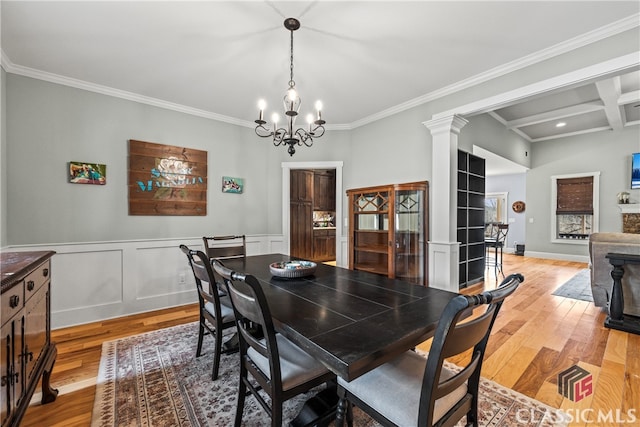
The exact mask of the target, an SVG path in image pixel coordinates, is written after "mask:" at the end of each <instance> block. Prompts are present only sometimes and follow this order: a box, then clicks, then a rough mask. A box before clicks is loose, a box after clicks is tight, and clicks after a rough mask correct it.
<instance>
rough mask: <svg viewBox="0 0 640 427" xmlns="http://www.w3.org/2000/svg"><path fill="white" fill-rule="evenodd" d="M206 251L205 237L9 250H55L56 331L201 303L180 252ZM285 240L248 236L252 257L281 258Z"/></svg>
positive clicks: (53, 295) (53, 293)
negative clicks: (184, 249) (182, 247)
mask: <svg viewBox="0 0 640 427" xmlns="http://www.w3.org/2000/svg"><path fill="white" fill-rule="evenodd" d="M180 244H185V245H187V246H189V247H192V248H194V249H200V250H202V249H203V247H202V238H201V237H186V238H181V239H158V240H132V241H117V242H92V243H62V244H54V245H30V246H9V247H6V248H3V250H4V251H16V252H18V251H20V252H22V251H41V250H52V251H55V252H56V254H55V255H54V256H53V258H52V259H51V269H52V271H53V272H54V274H53V275H52V277H53V278H52V282H51V324H52V329H58V328H63V327H67V326H74V325H80V324H84V323H90V322H96V321H100V320H106V319H111V318H115V317H121V316H128V315H131V314H136V313H142V312H147V311H152V310H159V309H163V308H168V307H174V306H179V305H185V304H191V303H195V302H197V295H196V290H195V284H194V280H193V273H192V272H191V269H190V268H189V265H188V263H187V259H186V257H185V256H184V254H183V253H182V252H180V250H179V249H178V247H179V245H180ZM284 247H286V245H285V244H284V240H283V236H282V235H254V236H247V253H248V254H249V255H260V254H266V253H272V252H282V248H284Z"/></svg>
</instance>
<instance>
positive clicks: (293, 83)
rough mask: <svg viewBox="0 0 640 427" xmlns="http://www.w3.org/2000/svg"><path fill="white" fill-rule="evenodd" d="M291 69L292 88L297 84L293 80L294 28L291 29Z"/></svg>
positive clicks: (290, 81)
mask: <svg viewBox="0 0 640 427" xmlns="http://www.w3.org/2000/svg"><path fill="white" fill-rule="evenodd" d="M289 60H290V62H289V64H290V65H289V71H290V78H289V87H290V88H292V87H294V86H295V85H296V82H294V81H293V30H291V55H290V57H289Z"/></svg>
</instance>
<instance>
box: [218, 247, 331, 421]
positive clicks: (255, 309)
mask: <svg viewBox="0 0 640 427" xmlns="http://www.w3.org/2000/svg"><path fill="white" fill-rule="evenodd" d="M213 269H214V270H215V271H216V272H217V273H218V274H219V275H220V276H221V277H222V278H223V279H224V281H225V285H226V286H227V292H228V294H229V296H230V298H231V302H232V305H233V310H234V312H235V318H236V325H237V329H238V331H239V334H238V335H239V337H240V385H239V388H238V406H237V408H236V418H235V426H236V427H239V426H240V425H241V423H242V415H243V411H244V402H245V397H246V396H248V395H253V396H254V398H255V399H256V400H257V401H258V403H259V404H260V406H262V408H263V409H264V410H265V411H266V412H267V413H268V414H269V416H270V417H271V425H272V426H274V427H279V426H281V425H282V418H283V411H282V405H283V403H284V402H285V401H287V400H289V399H291V398H293V397H295V396H297V395H299V394H301V393H305V392H307V391H309V390H310V389H312V388H314V387H317V386H320V385H322V384H325V383H327V382H329V381H334V382H335V378H336V377H335V374H333V373H332V372H331V371H329V370H328V369H327V368H326V367H325V366H324V365H322V364H321V363H320V362H318V361H317V360H316V359H314V358H313V357H312V356H310V355H309V354H308V353H306V352H305V351H304V350H302V349H301V348H300V347H298V346H297V345H296V344H294V343H293V342H291V341H290V340H288V339H287V338H286V337H284V336H283V335H281V334H280V333H276V331H275V328H274V325H273V320H272V318H271V311H270V309H269V305H268V304H267V300H266V297H265V295H264V292H263V290H262V288H261V287H260V283H259V282H258V280H257V279H256V278H255V277H254V276H252V275H245V274H243V273H237V272H234V271H231V270H230V269H228V268H226V267H225V266H223V265H222V264H221V263H220V262H218V261H217V260H216V261H214V262H213ZM256 330H258V331H260V332H261V333H260V334H256ZM252 379H253V380H252ZM256 383H257V384H256ZM259 391H263V392H265V393H266V394H267V395H268V397H269V400H270V402H271V404H270V405H269V403H268V402H267V401H266V400H265V398H264V397H263V396H262V395H261V394H260V393H259ZM331 415H333V413H332V414H328V415H327V416H331ZM320 422H322V420H320V421H319V420H315V422H314V425H315V424H316V423H320Z"/></svg>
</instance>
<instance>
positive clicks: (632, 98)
mask: <svg viewBox="0 0 640 427" xmlns="http://www.w3.org/2000/svg"><path fill="white" fill-rule="evenodd" d="M634 102H640V90H634V91H632V92H627V93H623V94H622V95H620V98H618V105H627V104H633V103H634Z"/></svg>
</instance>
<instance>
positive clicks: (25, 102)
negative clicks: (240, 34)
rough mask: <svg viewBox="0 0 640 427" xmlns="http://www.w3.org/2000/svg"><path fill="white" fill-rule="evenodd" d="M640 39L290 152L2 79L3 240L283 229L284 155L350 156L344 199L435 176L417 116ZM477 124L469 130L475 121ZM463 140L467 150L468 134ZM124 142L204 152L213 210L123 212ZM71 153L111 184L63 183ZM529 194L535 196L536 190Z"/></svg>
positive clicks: (92, 96)
mask: <svg viewBox="0 0 640 427" xmlns="http://www.w3.org/2000/svg"><path fill="white" fill-rule="evenodd" d="M638 36H639V32H638V29H637V28H636V29H634V30H630V31H627V32H625V33H622V34H619V35H617V36H614V37H611V38H610V39H607V40H603V41H599V42H596V43H594V44H592V45H590V46H587V47H583V48H580V49H576V50H574V51H572V52H570V53H567V54H564V55H562V56H560V57H555V58H551V59H548V60H546V61H543V62H542V63H538V64H535V65H532V66H530V67H527V68H526V69H522V70H518V71H515V72H512V73H510V74H508V75H505V76H502V77H499V78H496V79H494V80H491V81H488V82H485V83H482V84H480V85H477V86H474V87H472V88H468V89H464V90H461V91H458V92H456V93H454V94H451V95H449V96H446V97H443V98H438V99H435V100H433V101H431V102H427V103H425V104H422V105H419V106H417V107H414V108H412V109H409V110H406V111H403V112H400V113H398V114H395V115H393V116H390V117H386V118H384V119H381V120H378V121H375V122H372V123H369V124H366V125H363V126H360V127H358V128H356V129H353V130H351V131H329V132H328V133H327V135H326V136H325V137H323V138H322V139H320V140H318V141H317V142H316V143H315V144H314V146H313V148H301V149H300V150H299V151H298V153H296V155H295V156H294V157H293V158H290V157H289V156H288V155H287V153H286V150H284V149H282V148H279V149H276V148H274V147H272V146H271V144H270V143H269V142H268V141H267V140H264V139H260V138H257V137H256V136H255V134H254V133H253V129H250V128H243V127H238V126H234V125H230V124H226V123H221V122H216V121H213V120H209V119H205V118H199V117H193V116H189V115H186V114H182V113H177V112H174V111H168V110H164V109H160V108H156V107H152V106H148V105H144V104H137V103H135V102H131V101H126V100H122V99H118V98H112V97H108V96H104V95H100V94H96V93H92V92H86V91H83V90H79V89H74V88H69V87H65V86H60V85H56V84H52V83H47V82H43V81H39V80H34V79H31V78H27V77H23V76H19V75H14V74H7V75H6V86H7V87H6V93H5V94H4V95H3V96H5V97H6V107H7V108H3V111H5V112H6V121H7V126H8V129H7V130H6V132H7V134H6V144H7V146H6V157H8V158H10V159H11V162H10V163H9V162H7V164H6V167H3V174H6V175H5V176H3V178H4V179H3V182H2V191H6V197H7V200H8V201H9V202H10V204H9V205H8V208H7V209H6V215H5V211H3V212H2V213H3V221H5V219H4V218H5V217H6V223H7V224H8V227H5V231H7V233H3V238H2V242H3V246H4V245H9V246H11V245H29V244H39V243H52V242H74V241H77V242H91V241H103V240H119V239H147V238H173V237H182V236H200V235H202V234H203V233H204V232H207V233H209V232H210V233H227V232H229V233H232V232H240V231H242V232H245V233H247V234H280V233H282V219H281V218H282V212H281V210H282V194H281V188H282V169H281V164H282V162H285V161H295V162H303V161H331V160H342V161H344V186H343V189H342V190H343V191H342V195H343V196H344V190H346V189H348V188H354V187H359V186H365V185H366V186H368V185H375V184H383V183H391V182H407V181H415V180H428V181H430V180H431V156H430V153H431V137H430V134H429V132H428V130H427V129H426V127H425V126H424V125H423V124H422V122H424V121H426V120H429V119H430V118H431V117H432V115H433V114H435V113H438V112H441V111H444V110H448V109H451V108H454V107H456V106H459V105H463V104H465V103H469V102H472V101H476V100H478V99H482V98H484V97H486V96H490V95H495V94H498V93H502V92H504V91H507V90H512V89H515V88H518V87H520V86H522V85H523V84H528V83H532V82H536V81H539V80H541V79H545V78H550V77H553V76H555V75H557V74H559V73H564V72H568V71H571V70H574V69H576V68H580V67H583V66H586V65H590V64H594V63H598V62H601V61H603V60H606V59H609V58H612V57H617V56H620V55H622V54H625V53H629V52H632V51H637V50H638V39H639V37H638ZM327 113H328V114H329V108H328V107H327ZM471 120H472V127H473V126H474V125H473V123H474V122H475V119H474V118H471ZM480 120H482V119H480ZM631 132H634V131H633V130H632V131H631ZM466 135H471V133H467V134H466ZM461 138H462V143H461V145H462V146H464V145H465V144H466V142H465V139H464V138H465V136H464V129H463V136H462V137H461ZM128 139H140V140H145V141H150V142H157V143H163V144H172V145H180V146H186V147H191V148H196V149H202V150H207V151H208V152H209V171H210V172H209V192H208V200H209V205H208V215H207V216H206V217H131V216H128V215H127V173H126V168H127V140H128ZM507 139H509V138H508V136H505V141H504V145H497V146H496V145H495V144H496V140H495V139H488V140H483V141H480V142H479V144H480V145H483V144H484V145H485V146H487V147H486V148H487V149H489V150H491V151H494V152H498V153H499V154H502V155H504V156H506V157H508V158H511V159H512V160H514V161H516V162H519V163H521V164H525V165H526V159H524V158H523V157H522V155H523V154H522V152H523V151H526V150H525V149H524V148H525V147H526V144H523V143H522V141H517V140H514V141H515V142H513V145H509V144H507V142H508V141H507ZM483 148H485V147H483ZM530 155H531V153H530ZM532 159H533V157H532ZM70 160H77V161H89V162H97V163H106V164H107V167H108V169H107V170H108V172H107V180H108V184H107V185H106V186H104V187H97V186H90V185H73V184H68V183H67V182H66V163H67V162H68V161H70ZM531 161H533V160H531ZM3 166H4V165H3ZM532 166H533V165H532ZM5 169H6V172H5ZM222 175H232V176H239V177H242V178H244V179H245V182H246V192H245V194H243V195H232V194H222V193H221V192H220V189H219V183H220V179H221V176H222ZM527 194H528V195H529V197H530V194H531V192H530V191H527ZM345 201H346V199H345ZM431 203H432V204H433V203H437V201H434V200H431ZM344 206H345V210H344V212H343V213H342V214H343V217H346V216H347V215H346V209H347V204H346V203H345V204H344ZM238 212H240V213H241V214H238ZM536 216H537V217H539V216H540V215H536ZM343 231H344V230H343ZM5 234H6V237H5ZM343 236H344V235H343ZM527 237H528V236H527ZM527 240H529V239H527ZM527 243H529V242H527ZM532 243H533V242H532ZM549 249H551V248H549ZM553 249H555V248H553Z"/></svg>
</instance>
